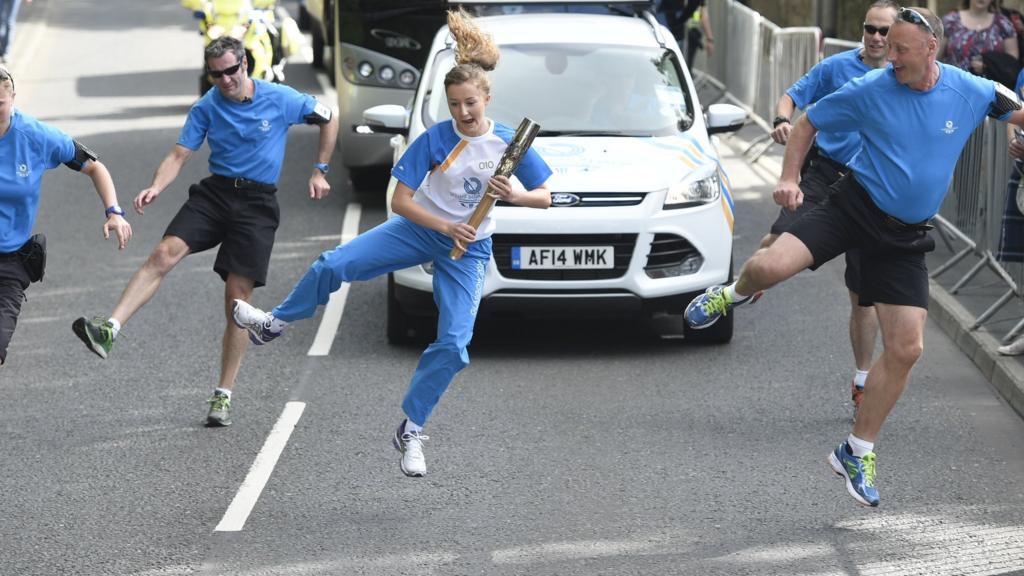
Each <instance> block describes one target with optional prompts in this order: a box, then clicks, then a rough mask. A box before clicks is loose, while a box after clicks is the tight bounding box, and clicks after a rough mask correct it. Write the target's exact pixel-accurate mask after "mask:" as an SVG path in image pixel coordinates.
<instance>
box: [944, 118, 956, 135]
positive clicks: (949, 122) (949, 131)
mask: <svg viewBox="0 0 1024 576" xmlns="http://www.w3.org/2000/svg"><path fill="white" fill-rule="evenodd" d="M942 131H943V132H945V133H946V134H952V133H953V132H956V126H954V125H953V121H952V120H946V127H945V128H943V129H942Z"/></svg>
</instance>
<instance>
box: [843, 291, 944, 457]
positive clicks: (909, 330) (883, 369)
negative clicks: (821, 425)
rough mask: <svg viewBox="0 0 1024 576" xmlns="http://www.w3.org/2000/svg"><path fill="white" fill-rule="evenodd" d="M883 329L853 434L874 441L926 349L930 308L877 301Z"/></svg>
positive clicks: (880, 324) (876, 305)
mask: <svg viewBox="0 0 1024 576" xmlns="http://www.w3.org/2000/svg"><path fill="white" fill-rule="evenodd" d="M875 308H876V310H877V311H878V324H879V327H880V328H881V331H882V354H881V355H880V356H879V357H878V360H876V361H875V363H874V365H873V366H871V370H870V371H869V372H868V382H867V385H866V386H865V387H864V399H863V400H862V401H861V405H860V412H859V414H858V416H857V422H856V423H855V424H854V426H853V434H854V436H856V437H857V438H860V439H862V440H865V441H867V442H872V443H873V442H874V441H875V439H876V438H877V437H878V433H879V431H880V430H881V429H882V424H883V423H884V422H885V419H886V418H887V417H888V416H889V412H890V411H891V410H892V408H893V406H895V405H896V401H897V400H899V398H900V395H902V394H903V390H904V389H905V388H906V386H907V380H908V378H909V377H910V370H911V369H912V368H913V367H914V364H915V363H917V359H918V358H920V357H921V353H922V352H923V351H924V324H925V321H926V320H927V319H928V311H927V310H925V309H924V308H918V307H916V306H896V305H892V304H875Z"/></svg>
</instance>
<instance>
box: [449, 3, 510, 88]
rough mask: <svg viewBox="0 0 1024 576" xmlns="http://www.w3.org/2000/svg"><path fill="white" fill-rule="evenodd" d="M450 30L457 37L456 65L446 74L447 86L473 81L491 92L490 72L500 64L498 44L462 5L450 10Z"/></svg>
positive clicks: (478, 86)
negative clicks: (488, 73) (488, 75)
mask: <svg viewBox="0 0 1024 576" xmlns="http://www.w3.org/2000/svg"><path fill="white" fill-rule="evenodd" d="M448 29H449V30H450V31H451V34H452V37H453V38H455V67H454V68H452V69H451V70H450V71H449V72H448V74H447V75H445V77H444V87H445V89H447V88H448V87H449V86H452V85H455V84H465V83H466V82H472V83H473V84H475V85H476V86H477V88H479V89H480V90H481V91H483V92H484V93H485V94H490V93H491V81H490V79H489V78H488V77H487V72H488V71H490V70H494V67H495V66H497V64H498V57H499V55H500V54H499V52H498V46H497V45H496V44H495V43H494V39H493V38H491V35H490V34H488V33H486V32H484V31H483V30H481V29H480V27H479V26H477V25H476V22H474V21H473V18H472V17H471V16H470V15H469V14H468V13H467V12H466V10H465V9H464V8H462V7H461V6H460V7H459V9H458V10H449V11H448Z"/></svg>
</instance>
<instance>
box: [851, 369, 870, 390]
mask: <svg viewBox="0 0 1024 576" xmlns="http://www.w3.org/2000/svg"><path fill="white" fill-rule="evenodd" d="M867 381H868V371H867V370H857V375H856V376H854V377H853V385H854V386H856V387H857V388H863V387H864V384H865V383H866V382H867Z"/></svg>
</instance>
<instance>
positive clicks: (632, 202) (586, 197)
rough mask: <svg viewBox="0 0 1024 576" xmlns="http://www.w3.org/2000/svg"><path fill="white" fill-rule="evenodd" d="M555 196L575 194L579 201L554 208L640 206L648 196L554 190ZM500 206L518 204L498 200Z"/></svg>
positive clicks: (636, 193) (643, 194) (552, 194)
mask: <svg viewBox="0 0 1024 576" xmlns="http://www.w3.org/2000/svg"><path fill="white" fill-rule="evenodd" d="M551 196H552V197H553V198H555V197H558V196H575V197H576V198H578V199H579V201H578V202H577V203H575V204H572V205H559V204H558V203H557V202H556V203H553V204H552V205H551V207H552V208H598V207H607V206H638V205H639V204H640V203H641V202H643V201H644V197H646V196H647V193H646V192H552V193H551ZM498 206H516V205H515V204H509V203H508V202H498Z"/></svg>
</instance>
